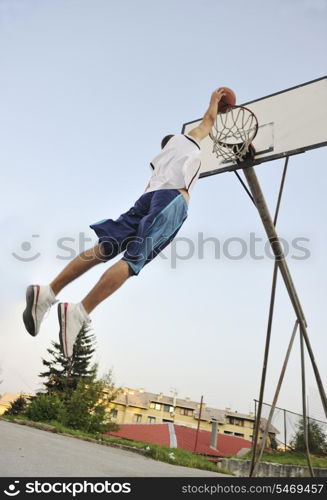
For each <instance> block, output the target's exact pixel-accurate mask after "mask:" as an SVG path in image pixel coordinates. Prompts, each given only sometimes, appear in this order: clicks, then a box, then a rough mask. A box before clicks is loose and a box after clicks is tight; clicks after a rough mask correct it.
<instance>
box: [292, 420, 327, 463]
mask: <svg viewBox="0 0 327 500" xmlns="http://www.w3.org/2000/svg"><path fill="white" fill-rule="evenodd" d="M303 424H304V422H303V419H302V420H300V421H299V423H298V425H297V431H296V433H295V435H294V437H293V439H292V442H291V446H292V448H293V449H294V450H295V451H305V442H304V425H303ZM307 427H308V442H309V451H310V453H313V454H316V455H325V454H327V436H326V434H325V432H324V430H323V429H322V427H321V426H320V425H319V423H318V422H316V421H315V420H312V419H308V424H307Z"/></svg>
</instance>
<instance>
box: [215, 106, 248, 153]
mask: <svg viewBox="0 0 327 500" xmlns="http://www.w3.org/2000/svg"><path fill="white" fill-rule="evenodd" d="M257 131H258V120H257V117H256V116H255V114H254V113H252V111H250V110H249V109H248V108H244V107H243V106H231V107H230V108H228V110H227V111H226V113H218V114H217V117H216V120H215V123H214V125H213V127H212V130H211V132H210V134H209V135H210V138H211V139H212V141H213V148H212V152H213V153H215V155H216V156H217V158H219V159H221V158H223V159H224V160H233V161H237V162H241V161H242V160H243V158H244V157H245V156H246V154H247V153H248V151H249V146H250V144H251V143H252V141H253V139H254V138H255V136H256V134H257Z"/></svg>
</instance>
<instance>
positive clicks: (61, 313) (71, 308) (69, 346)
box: [58, 302, 91, 358]
mask: <svg viewBox="0 0 327 500" xmlns="http://www.w3.org/2000/svg"><path fill="white" fill-rule="evenodd" d="M58 319H59V325H60V331H59V339H60V345H61V348H62V350H63V353H64V355H65V357H66V358H70V357H71V356H72V355H73V348H74V344H75V341H76V339H77V336H78V334H79V332H80V331H81V329H82V328H83V326H84V325H87V324H89V323H91V319H90V317H89V315H88V314H87V312H86V311H85V309H84V307H83V304H82V303H81V302H79V303H78V304H71V303H68V302H64V303H60V304H58Z"/></svg>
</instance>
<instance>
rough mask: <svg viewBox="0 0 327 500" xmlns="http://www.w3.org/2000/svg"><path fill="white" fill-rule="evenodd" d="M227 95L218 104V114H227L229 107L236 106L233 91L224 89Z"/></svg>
mask: <svg viewBox="0 0 327 500" xmlns="http://www.w3.org/2000/svg"><path fill="white" fill-rule="evenodd" d="M224 91H225V93H226V94H225V95H224V96H223V97H222V99H221V100H220V101H219V104H218V113H226V111H227V109H228V108H229V106H235V104H236V95H235V93H234V92H233V90H232V89H229V88H228V87H224Z"/></svg>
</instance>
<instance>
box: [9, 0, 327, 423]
mask: <svg viewBox="0 0 327 500" xmlns="http://www.w3.org/2000/svg"><path fill="white" fill-rule="evenodd" d="M326 17H327V2H326V0H297V1H294V0H274V1H273V2H272V1H267V0H247V1H246V2H244V1H242V0H229V1H228V2H225V1H221V0H202V1H201V2H198V1H195V0H187V1H186V0H179V1H178V2H176V1H174V0H165V1H162V0H157V1H150V0H121V1H120V2H114V1H113V0H92V1H91V0H51V1H50V0H42V1H41V0H0V65H1V68H2V75H1V79H0V109H1V118H0V168H1V179H2V182H1V206H2V209H1V234H2V245H1V277H2V279H1V282H2V284H3V286H2V287H1V292H0V293H1V301H0V369H1V373H0V379H2V384H1V385H0V393H3V392H20V391H25V392H34V391H35V390H36V389H37V388H39V387H40V384H41V380H40V379H39V377H38V374H39V372H40V371H41V369H42V362H41V360H42V358H44V357H47V348H48V347H50V342H51V341H52V340H57V336H58V325H57V319H56V310H55V308H53V309H52V310H51V311H50V313H49V316H48V317H47V318H46V319H45V321H44V323H43V324H42V329H41V332H40V334H39V335H38V336H37V337H36V338H32V337H30V336H29V335H28V334H27V333H26V331H25V330H24V325H23V322H22V319H21V315H22V311H23V309H24V307H25V305H24V304H25V289H26V287H27V286H28V285H29V284H31V283H40V284H47V283H49V282H50V281H51V280H52V279H53V277H54V276H55V275H56V274H57V273H58V272H59V271H60V270H61V269H62V267H63V266H64V265H66V264H67V263H68V262H69V259H71V258H72V257H73V256H75V255H76V254H77V253H79V252H80V251H82V250H83V249H84V248H87V247H89V246H91V245H92V244H95V243H96V237H95V234H94V233H93V232H92V230H91V229H90V228H89V225H90V224H92V222H94V221H97V220H100V219H103V218H116V217H118V216H119V215H120V213H122V212H124V211H126V210H128V209H129V208H130V207H131V206H132V205H133V203H134V202H135V201H136V199H137V198H138V197H139V196H140V195H141V194H142V192H143V191H144V189H145V186H146V185H147V182H148V179H149V175H150V169H149V167H148V165H149V162H150V161H151V159H152V158H153V157H154V156H155V155H156V154H157V153H158V152H159V149H160V142H161V139H162V137H163V136H164V135H166V134H169V133H173V134H176V133H180V131H181V128H182V125H183V123H185V122H189V121H191V120H195V119H198V118H200V117H201V116H202V115H203V113H204V112H205V110H206V108H207V105H208V102H209V99H210V95H211V92H212V91H213V90H214V89H215V88H217V87H219V86H228V87H230V88H232V89H233V90H234V91H235V93H236V95H237V102H239V103H241V102H247V101H251V100H254V99H256V98H260V97H262V96H265V95H269V94H271V93H274V92H278V91H280V90H283V89H287V88H289V87H292V86H295V85H300V84H302V83H304V82H308V81H310V80H314V79H316V78H320V77H322V76H324V74H325V68H326V64H325V62H326V59H325V57H324V54H325V52H326V41H327V33H326V29H325V26H326ZM324 126H326V125H325V124H324ZM326 159H327V153H326V148H320V149H315V150H312V151H308V152H306V153H305V154H301V155H298V156H293V157H292V158H291V159H290V162H289V169H288V174H287V179H286V185H285V190H284V195H283V200H282V205H281V211H280V216H279V221H278V230H279V233H280V235H281V236H282V237H283V238H284V239H285V240H286V241H287V242H288V244H289V248H290V251H289V255H288V262H289V267H290V270H291V273H292V276H293V279H294V282H295V285H296V287H297V290H298V294H299V296H300V299H301V302H302V305H303V309H304V311H305V315H306V318H307V322H308V325H309V326H308V332H309V338H310V341H311V344H312V348H313V351H314V354H315V358H316V362H317V365H318V367H319V369H320V372H321V377H322V379H323V381H324V383H325V385H326V375H327V366H326V351H327V340H326V334H325V332H326V327H327V319H326V314H325V300H326V292H327V284H326V283H327V280H326V271H327V265H326V259H325V254H326V252H325V249H326V244H327V231H326V223H325V220H326V215H327V207H326V201H325V200H326V194H325V193H326V188H327V174H326ZM283 164H284V160H278V161H274V162H269V163H265V164H264V165H259V166H258V167H256V171H257V175H258V177H259V179H260V182H261V184H262V188H263V191H264V193H265V196H266V199H267V202H268V204H269V206H270V208H271V211H272V212H273V210H274V206H275V203H276V199H277V193H278V188H279V183H280V179H281V174H282V169H283ZM208 238H211V239H212V238H215V240H214V241H215V242H213V241H212V240H211V241H206V242H205V243H203V240H206V239H208ZM235 238H238V239H242V242H243V243H242V245H243V247H244V245H245V248H246V252H245V255H244V256H243V257H242V258H233V256H234V257H235V256H236V257H237V255H239V251H240V247H239V245H240V243H237V241H239V240H235ZM253 238H258V239H259V238H260V241H258V242H257V243H256V245H257V246H256V247H255V253H253V241H254V240H253ZM296 238H300V243H301V246H302V250H301V249H299V248H296V244H297V243H296V241H299V240H296ZM251 242H252V243H251ZM264 244H265V240H264V230H263V228H262V225H261V221H260V219H259V216H258V214H257V213H256V211H255V208H254V207H253V205H252V203H251V201H250V200H249V198H248V197H247V195H246V193H245V192H244V190H243V188H242V186H241V185H240V184H239V182H238V181H237V179H236V177H235V175H234V174H232V173H225V174H222V175H218V176H214V177H209V178H205V179H200V180H199V182H198V183H197V185H196V186H195V188H194V189H193V192H192V198H191V201H190V206H189V217H188V219H187V221H186V222H185V224H184V225H183V228H182V230H181V231H180V233H179V235H178V239H177V240H176V241H175V244H174V245H172V246H171V247H169V248H167V249H166V251H165V252H164V255H163V256H158V257H157V259H156V260H155V261H153V262H152V263H151V264H149V265H148V266H146V268H145V269H144V270H143V271H142V272H141V273H140V275H139V276H138V277H135V278H132V279H130V280H129V281H128V282H127V283H126V284H125V285H124V286H123V287H122V288H121V289H120V290H119V291H118V292H117V293H116V294H114V295H113V296H112V297H111V298H110V299H109V300H107V301H105V302H103V303H102V304H101V305H100V306H99V307H98V308H97V309H96V310H95V311H94V312H93V314H92V321H93V329H94V333H95V334H96V338H97V350H96V354H95V361H96V362H98V363H99V371H100V373H105V372H107V371H108V370H109V369H112V370H113V374H114V380H115V383H116V384H117V385H118V386H128V387H132V388H141V387H142V388H144V389H145V390H146V391H151V392H157V393H159V392H163V393H164V394H167V395H169V394H172V392H171V391H172V390H176V391H177V393H178V397H181V398H183V397H186V396H188V397H190V398H192V399H193V400H196V401H200V398H201V396H202V395H203V396H204V401H205V402H206V403H207V404H208V405H209V406H213V407H216V408H221V409H223V408H225V407H230V408H232V409H233V410H237V411H239V412H246V413H247V412H249V411H250V410H253V408H254V404H253V399H254V398H258V394H259V385H260V376H261V370H262V361H263V353H264V345H265V336H266V327H267V315H268V307H269V298H270V287H271V279H272V271H273V260H272V258H271V257H269V255H268V254H267V252H265V250H264ZM215 245H216V246H215ZM219 245H220V251H219V248H218V246H219ZM251 245H252V246H251ZM243 247H242V248H243ZM303 247H305V249H304V250H303ZM251 249H252V250H251ZM258 255H259V256H263V257H264V258H263V259H258V258H255V256H258ZM304 257H305V258H304ZM108 265H109V264H105V265H101V266H97V267H96V268H94V269H92V270H91V271H89V272H88V273H87V274H85V275H84V276H82V277H81V278H79V279H78V280H77V281H75V282H73V283H71V284H70V285H69V286H67V287H66V288H65V289H64V290H63V291H62V292H61V293H60V295H59V299H60V300H62V301H70V302H78V301H80V300H81V299H82V298H83V297H84V296H85V295H86V293H87V292H88V290H89V289H90V288H91V287H92V286H93V285H94V283H95V282H96V281H97V279H98V278H99V277H100V276H101V274H102V273H103V272H104V270H105V269H106V267H107V266H108ZM294 321H295V317H294V312H293V310H292V307H291V305H290V301H289V299H288V296H287V294H286V292H285V288H284V286H283V284H282V282H281V279H279V283H278V290H277V297H276V310H275V316H274V323H273V332H272V340H271V351H270V357H269V363H268V372H267V382H266V390H265V396H264V400H265V401H266V402H267V403H270V402H271V401H272V398H273V395H274V391H275V388H276V383H277V380H278V377H279V373H280V370H281V366H282V363H283V359H284V356H285V352H286V348H287V345H288V342H289V339H290V336H291V332H292V328H293V325H294ZM306 367H307V390H308V399H309V411H310V414H311V416H313V417H316V418H324V414H323V410H322V407H321V404H320V401H319V395H318V392H317V388H316V383H315V379H314V376H313V372H312V369H311V365H310V362H309V360H308V356H307V357H306ZM301 405H302V403H301V375H300V357H299V339H298V338H297V342H296V343H295V347H294V349H293V351H292V354H291V359H290V363H289V366H288V368H287V371H286V376H285V380H284V383H283V386H282V390H281V394H280V397H279V399H278V406H279V407H282V408H287V409H289V410H291V411H295V412H301Z"/></svg>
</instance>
